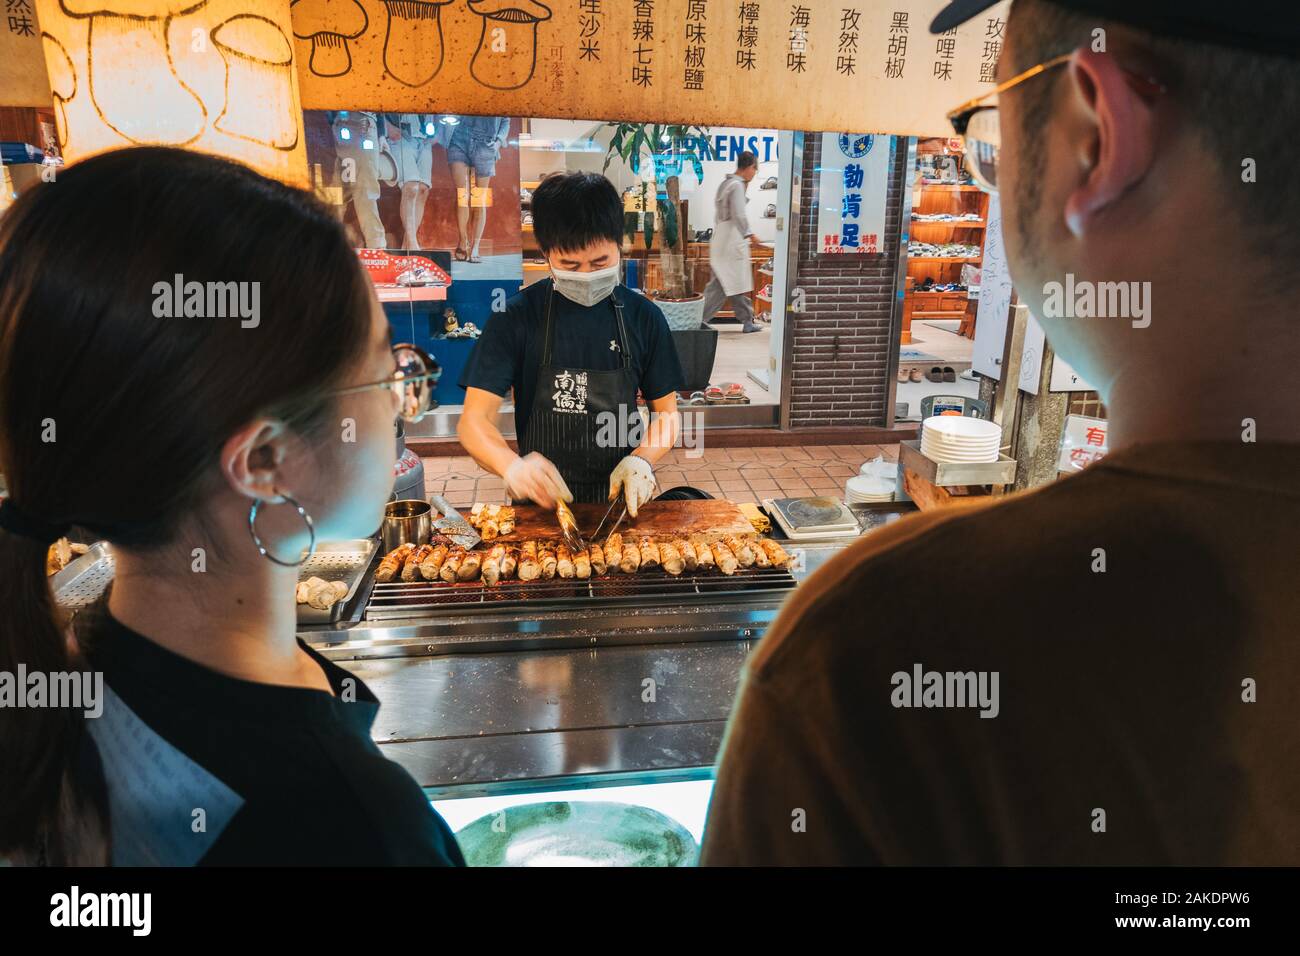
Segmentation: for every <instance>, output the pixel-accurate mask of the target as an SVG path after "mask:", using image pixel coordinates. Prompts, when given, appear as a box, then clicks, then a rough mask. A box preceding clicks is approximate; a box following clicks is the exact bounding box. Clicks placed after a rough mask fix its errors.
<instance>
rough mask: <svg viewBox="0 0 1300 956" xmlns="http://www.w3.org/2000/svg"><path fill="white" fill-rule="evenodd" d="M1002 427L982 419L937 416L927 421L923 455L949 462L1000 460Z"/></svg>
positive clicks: (923, 433) (922, 439)
mask: <svg viewBox="0 0 1300 956" xmlns="http://www.w3.org/2000/svg"><path fill="white" fill-rule="evenodd" d="M1001 442H1002V428H1001V427H1000V426H999V425H996V424H994V423H993V422H986V421H984V420H983V419H979V418H963V417H961V416H958V415H936V416H934V417H933V418H927V419H926V420H925V426H924V429H923V430H922V432H921V454H923V455H925V457H927V458H929V459H930V460H931V461H938V462H944V463H947V464H964V463H969V462H986V461H997V460H998V446H999V445H1000V444H1001Z"/></svg>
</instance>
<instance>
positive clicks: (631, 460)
mask: <svg viewBox="0 0 1300 956" xmlns="http://www.w3.org/2000/svg"><path fill="white" fill-rule="evenodd" d="M620 491H621V492H623V500H624V501H626V502H627V513H628V514H630V515H631V516H632V517H633V518H635V517H636V511H637V509H638V508H640V507H641V506H642V505H643V504H645V503H646V502H647V501H649V500H650V499H651V498H652V497H654V493H655V470H654V469H653V468H652V467H650V462H648V461H646V460H645V459H644V458H642V457H641V456H640V455H628V456H627V457H626V458H624V459H623V460H622V461H620V462H619V463H618V464H617V465H615V466H614V471H613V472H612V473H611V474H610V476H609V500H610V501H613V500H614V499H615V498H617V497H618V493H619V492H620Z"/></svg>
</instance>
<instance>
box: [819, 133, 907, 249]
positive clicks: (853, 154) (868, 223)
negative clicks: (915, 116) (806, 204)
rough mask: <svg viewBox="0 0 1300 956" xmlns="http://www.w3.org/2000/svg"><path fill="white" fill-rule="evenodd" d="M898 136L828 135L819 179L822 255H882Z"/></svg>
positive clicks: (823, 148) (823, 135)
mask: <svg viewBox="0 0 1300 956" xmlns="http://www.w3.org/2000/svg"><path fill="white" fill-rule="evenodd" d="M893 147H894V137H892V136H878V135H876V134H873V133H822V155H821V166H820V169H821V171H820V172H819V173H818V178H817V246H818V249H817V251H818V252H820V253H822V254H836V255H839V254H843V255H876V254H878V253H879V252H880V251H881V249H882V246H883V245H884V234H885V197H886V195H887V192H888V189H889V157H890V155H891V154H892V153H893Z"/></svg>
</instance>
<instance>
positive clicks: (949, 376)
mask: <svg viewBox="0 0 1300 956" xmlns="http://www.w3.org/2000/svg"><path fill="white" fill-rule="evenodd" d="M943 380H944V381H945V382H955V381H957V373H956V372H954V371H953V370H952V368H951V367H950V366H947V365H945V366H944V367H943Z"/></svg>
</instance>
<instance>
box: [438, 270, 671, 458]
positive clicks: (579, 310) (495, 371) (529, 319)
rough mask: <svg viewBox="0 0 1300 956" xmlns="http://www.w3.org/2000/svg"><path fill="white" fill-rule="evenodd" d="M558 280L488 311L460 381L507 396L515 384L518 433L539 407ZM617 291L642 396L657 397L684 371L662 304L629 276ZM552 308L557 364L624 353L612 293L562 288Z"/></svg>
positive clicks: (612, 364) (609, 366)
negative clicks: (589, 294)
mask: <svg viewBox="0 0 1300 956" xmlns="http://www.w3.org/2000/svg"><path fill="white" fill-rule="evenodd" d="M551 285H552V282H551V280H550V279H543V280H542V281H540V282H534V283H533V284H532V285H530V286H527V287H525V288H524V289H522V290H521V291H520V292H519V294H518V295H516V296H515V297H514V298H512V299H511V300H510V301H509V302H507V303H506V308H505V311H504V312H502V313H500V314H498V315H493V316H492V317H491V318H490V319H488V321H487V323H486V324H485V325H484V328H483V335H482V336H481V337H480V338H479V340H478V344H477V345H476V346H475V347H474V351H473V353H472V354H471V355H470V358H469V362H468V363H466V365H465V370H464V371H463V372H462V373H461V376H460V386H461V388H481V389H483V390H484V391H488V392H492V393H493V394H495V395H500V396H502V397H503V398H504V397H505V396H506V395H507V394H508V393H509V391H510V389H512V388H513V389H514V390H515V434H516V435H518V436H520V437H522V436H524V435H525V434H527V428H528V419H529V416H531V415H532V411H533V397H534V395H535V394H536V388H535V385H536V383H537V370H538V368H539V367H540V365H541V360H542V346H543V343H544V332H545V328H546V298H547V295H548V293H550V291H551ZM613 294H614V295H616V296H618V297H619V301H620V302H622V303H623V325H624V328H626V329H627V335H628V339H629V340H630V344H631V348H632V366H633V368H634V369H635V370H636V373H637V378H638V381H639V382H640V386H641V394H642V396H644V397H645V399H646V401H648V402H652V401H654V400H655V399H659V398H663V397H664V396H665V395H667V394H669V393H670V392H675V391H676V390H677V389H679V388H681V387H682V386H683V385H684V384H685V375H683V373H682V366H681V362H680V360H679V359H678V358H677V348H676V346H674V345H673V340H672V336H671V335H669V333H668V322H667V320H666V319H665V318H664V314H663V310H661V309H660V308H659V306H657V305H655V304H654V303H653V302H651V301H650V300H649V299H647V298H646V297H645V296H643V295H641V294H640V293H639V292H633V291H632V290H631V289H629V288H628V287H627V286H625V285H622V284H620V285H618V286H617V287H616V288H615V289H614V292H613ZM552 309H553V314H552V325H553V328H554V332H553V333H552V334H553V340H552V344H551V362H552V363H553V364H555V365H562V366H568V367H570V368H575V369H577V368H585V369H591V370H593V371H611V370H613V369H616V368H618V367H619V364H620V362H621V361H622V357H621V356H620V355H619V353H618V351H617V349H615V348H614V346H615V344H616V343H617V341H618V322H617V320H616V319H615V317H614V306H613V303H612V302H610V300H609V299H604V300H602V301H601V302H597V303H596V304H595V305H593V306H581V305H578V304H577V303H576V302H573V301H572V300H570V299H567V298H565V297H564V296H563V295H561V294H560V293H559V292H556V293H555V301H554V304H553V306H552Z"/></svg>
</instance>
